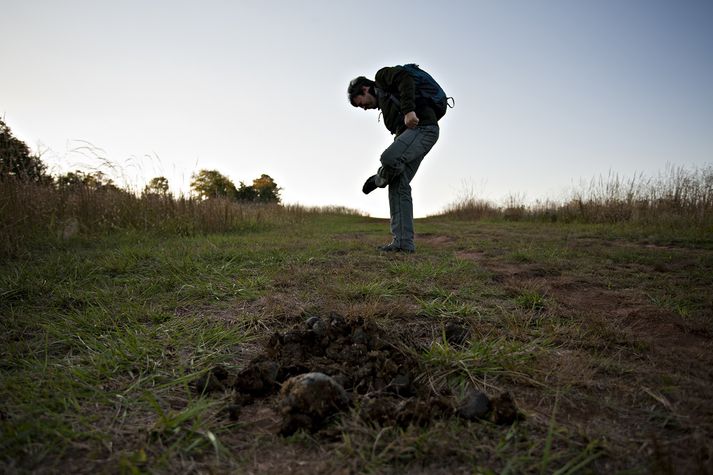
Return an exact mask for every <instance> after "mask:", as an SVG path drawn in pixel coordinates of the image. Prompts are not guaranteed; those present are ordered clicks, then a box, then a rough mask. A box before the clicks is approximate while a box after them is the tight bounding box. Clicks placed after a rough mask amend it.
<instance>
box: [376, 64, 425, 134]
mask: <svg viewBox="0 0 713 475" xmlns="http://www.w3.org/2000/svg"><path fill="white" fill-rule="evenodd" d="M375 79H376V83H377V86H381V87H383V88H384V89H385V90H386V91H387V92H391V93H394V92H395V93H398V95H399V101H400V103H401V113H402V114H403V116H404V124H405V125H406V127H408V128H413V127H416V126H417V125H418V117H417V116H416V112H415V110H416V85H415V84H414V82H413V78H412V77H411V75H410V74H409V73H408V72H407V71H406V70H405V69H404V68H402V67H401V66H394V67H386V68H381V69H380V70H379V71H378V72H377V73H376V77H375Z"/></svg>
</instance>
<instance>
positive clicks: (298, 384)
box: [279, 373, 349, 435]
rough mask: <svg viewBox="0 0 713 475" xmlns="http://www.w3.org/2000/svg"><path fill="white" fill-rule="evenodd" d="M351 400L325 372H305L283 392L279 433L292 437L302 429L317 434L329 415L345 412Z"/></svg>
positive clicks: (288, 384) (287, 383)
mask: <svg viewBox="0 0 713 475" xmlns="http://www.w3.org/2000/svg"><path fill="white" fill-rule="evenodd" d="M348 405H349V397H348V396H347V393H346V391H344V388H343V387H342V386H340V385H339V384H338V383H337V382H336V381H335V380H334V379H333V378H332V377H331V376H327V375H326V374H324V373H305V374H300V375H299V376H295V377H293V378H290V379H288V380H287V381H285V383H284V384H283V385H282V389H281V390H280V401H279V407H280V413H281V414H282V416H283V424H282V428H281V430H280V433H281V434H283V435H290V434H292V433H294V432H295V431H297V430H299V429H306V430H309V431H315V430H317V429H319V428H320V427H322V426H323V425H324V423H325V422H326V420H327V418H329V416H331V415H333V414H335V413H337V412H339V411H341V410H343V409H346V407H347V406H348Z"/></svg>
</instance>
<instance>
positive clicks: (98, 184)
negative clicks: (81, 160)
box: [57, 170, 123, 191]
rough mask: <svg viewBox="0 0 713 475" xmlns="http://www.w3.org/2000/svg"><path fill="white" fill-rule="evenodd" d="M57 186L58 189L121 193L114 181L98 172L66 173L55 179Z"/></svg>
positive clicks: (77, 171)
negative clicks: (84, 189)
mask: <svg viewBox="0 0 713 475" xmlns="http://www.w3.org/2000/svg"><path fill="white" fill-rule="evenodd" d="M57 186H58V187H59V188H60V189H78V188H86V189H89V190H93V191H109V190H112V191H123V190H121V189H120V188H119V187H118V186H116V185H115V184H114V180H112V179H111V178H107V176H106V175H105V174H104V173H102V172H100V171H95V172H93V173H86V172H83V171H81V170H75V171H73V172H67V173H65V174H64V175H60V176H59V177H57Z"/></svg>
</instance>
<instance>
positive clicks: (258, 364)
mask: <svg viewBox="0 0 713 475" xmlns="http://www.w3.org/2000/svg"><path fill="white" fill-rule="evenodd" d="M279 369H280V367H279V365H278V364H277V363H275V362H274V361H271V360H263V361H260V360H257V361H253V362H252V363H250V364H249V365H248V367H247V368H245V369H244V370H242V371H241V372H240V373H238V377H237V379H236V380H235V389H237V390H238V391H240V392H242V393H246V394H252V395H256V396H260V395H265V394H269V393H270V392H272V391H273V390H275V389H276V388H277V374H278V371H279Z"/></svg>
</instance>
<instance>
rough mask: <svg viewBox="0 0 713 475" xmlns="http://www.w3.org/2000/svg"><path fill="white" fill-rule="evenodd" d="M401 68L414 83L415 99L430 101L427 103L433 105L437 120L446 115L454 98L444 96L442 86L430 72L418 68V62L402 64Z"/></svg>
mask: <svg viewBox="0 0 713 475" xmlns="http://www.w3.org/2000/svg"><path fill="white" fill-rule="evenodd" d="M403 68H404V69H405V70H406V72H408V73H409V75H410V76H411V77H412V78H413V82H414V83H415V85H416V101H417V102H418V101H419V99H420V100H422V101H426V102H428V103H430V104H429V105H431V106H432V107H433V111H434V112H435V113H436V118H437V119H438V120H440V119H441V117H443V116H444V115H446V111H447V110H448V107H453V106H455V100H454V99H453V98H452V97H448V96H446V92H445V91H444V90H443V88H442V87H441V86H440V85H439V84H438V83H437V82H436V80H435V79H433V77H432V76H431V75H430V74H428V73H427V72H426V71H424V70H423V69H421V68H419V67H418V64H413V63H411V64H404V66H403ZM448 99H450V100H452V101H453V106H451V105H450V104H449V103H448Z"/></svg>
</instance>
